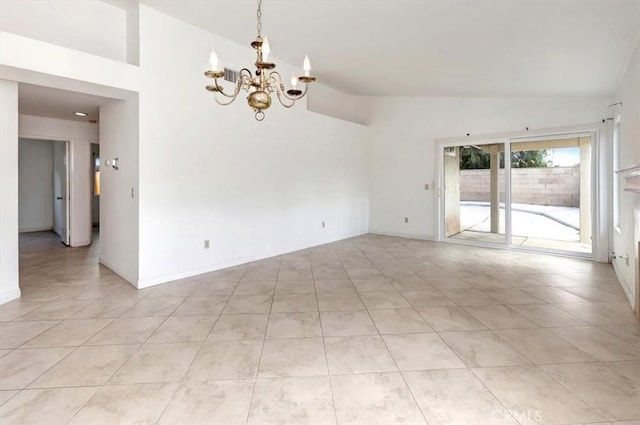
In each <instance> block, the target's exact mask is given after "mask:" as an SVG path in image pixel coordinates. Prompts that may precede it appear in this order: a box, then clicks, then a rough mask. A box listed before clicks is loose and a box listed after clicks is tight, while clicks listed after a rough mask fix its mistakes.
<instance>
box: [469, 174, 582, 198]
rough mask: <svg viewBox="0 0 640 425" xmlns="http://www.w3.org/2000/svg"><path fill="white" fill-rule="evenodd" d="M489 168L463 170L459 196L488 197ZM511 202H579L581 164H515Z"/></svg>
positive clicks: (502, 183) (501, 181) (501, 193)
mask: <svg viewBox="0 0 640 425" xmlns="http://www.w3.org/2000/svg"><path fill="white" fill-rule="evenodd" d="M498 182H499V186H500V189H501V190H500V200H501V201H503V200H504V170H500V173H499V179H498ZM489 184H490V177H489V170H461V171H460V200H461V201H484V202H488V201H489V193H490V186H489ZM511 193H512V202H514V203H517V204H536V205H552V206H562V207H576V208H577V207H579V206H580V167H577V166H576V167H552V168H514V169H512V170H511Z"/></svg>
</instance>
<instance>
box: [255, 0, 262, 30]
mask: <svg viewBox="0 0 640 425" xmlns="http://www.w3.org/2000/svg"><path fill="white" fill-rule="evenodd" d="M256 17H257V18H258V38H262V0H258V11H257V12H256Z"/></svg>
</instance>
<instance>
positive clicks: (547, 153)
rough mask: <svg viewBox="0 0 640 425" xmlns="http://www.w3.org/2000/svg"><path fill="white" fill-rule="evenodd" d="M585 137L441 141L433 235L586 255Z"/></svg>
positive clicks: (588, 181)
mask: <svg viewBox="0 0 640 425" xmlns="http://www.w3.org/2000/svg"><path fill="white" fill-rule="evenodd" d="M593 140H594V136H593V134H591V133H585V134H563V135H553V136H539V137H535V138H511V139H509V138H507V139H502V140H495V141H491V140H490V141H478V142H474V143H473V144H468V142H467V144H463V143H452V144H441V146H440V156H441V161H440V164H441V169H442V171H441V173H440V178H441V182H442V184H441V188H442V192H441V194H442V196H441V202H440V205H441V206H440V208H441V214H440V216H441V219H440V236H441V237H440V239H441V240H448V241H453V242H460V243H470V244H476V245H486V246H506V247H509V248H514V249H523V250H531V251H542V252H552V253H559V254H569V255H575V256H580V257H588V258H591V257H592V252H593V246H592V222H593V214H592V198H593V196H592V193H593V187H592V186H593V185H592V181H593V172H592V169H593V164H592V160H591V155H592V150H593V146H592V145H593V143H592V141H593ZM506 158H508V160H505V159H506Z"/></svg>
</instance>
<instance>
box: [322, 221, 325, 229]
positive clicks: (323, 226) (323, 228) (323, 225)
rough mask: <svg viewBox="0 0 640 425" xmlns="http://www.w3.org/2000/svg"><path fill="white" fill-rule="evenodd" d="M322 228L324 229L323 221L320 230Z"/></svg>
mask: <svg viewBox="0 0 640 425" xmlns="http://www.w3.org/2000/svg"><path fill="white" fill-rule="evenodd" d="M324 227H325V226H324V221H323V222H322V228H323V229H324Z"/></svg>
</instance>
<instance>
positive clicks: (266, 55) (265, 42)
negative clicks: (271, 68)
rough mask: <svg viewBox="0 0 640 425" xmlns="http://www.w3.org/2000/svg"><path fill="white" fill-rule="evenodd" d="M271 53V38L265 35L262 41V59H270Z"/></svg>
mask: <svg viewBox="0 0 640 425" xmlns="http://www.w3.org/2000/svg"><path fill="white" fill-rule="evenodd" d="M269 53H271V46H270V45H269V38H268V37H265V38H264V40H263V41H262V61H263V62H268V61H269Z"/></svg>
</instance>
